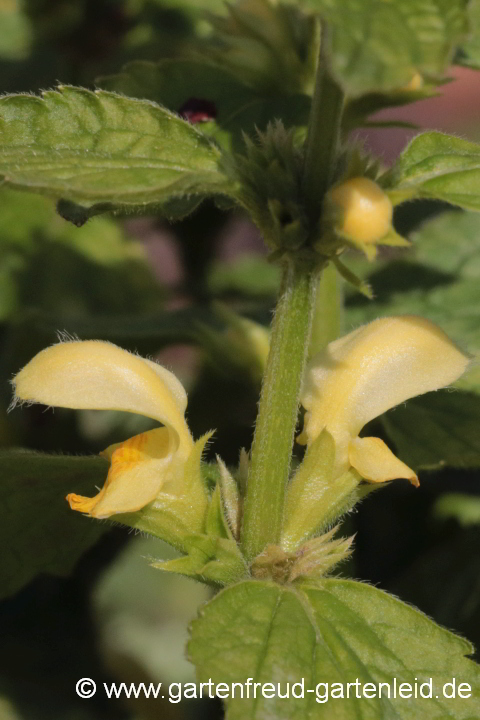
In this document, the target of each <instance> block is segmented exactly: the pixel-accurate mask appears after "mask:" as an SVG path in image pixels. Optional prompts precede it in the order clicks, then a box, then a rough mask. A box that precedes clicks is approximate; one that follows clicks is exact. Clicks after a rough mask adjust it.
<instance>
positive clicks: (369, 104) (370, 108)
mask: <svg viewBox="0 0 480 720" xmlns="http://www.w3.org/2000/svg"><path fill="white" fill-rule="evenodd" d="M437 95H438V91H437V89H436V85H433V84H424V85H422V87H421V88H419V89H417V90H410V89H408V87H407V88H404V89H400V90H396V91H391V92H385V93H378V92H376V93H368V94H367V95H361V96H360V97H352V98H349V99H347V102H346V103H345V109H344V111H343V116H342V127H343V130H344V132H346V133H348V132H351V131H352V130H354V129H355V128H356V127H365V126H366V125H367V126H368V127H371V126H372V123H368V122H367V119H368V117H369V116H370V115H373V114H374V113H376V112H378V111H379V110H384V109H385V108H390V107H401V106H402V105H409V104H410V103H414V102H418V100H425V99H427V98H430V97H436V96H437ZM388 122H389V123H390V127H410V128H412V127H414V128H415V127H416V126H415V125H412V124H411V123H405V122H404V121H400V120H399V121H395V120H391V121H388ZM376 126H377V124H375V125H374V127H376ZM382 126H383V127H385V123H383V125H382ZM387 127H388V125H387Z"/></svg>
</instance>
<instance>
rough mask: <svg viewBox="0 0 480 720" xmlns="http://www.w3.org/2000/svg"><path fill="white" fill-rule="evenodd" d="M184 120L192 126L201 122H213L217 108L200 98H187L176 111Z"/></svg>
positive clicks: (209, 101)
mask: <svg viewBox="0 0 480 720" xmlns="http://www.w3.org/2000/svg"><path fill="white" fill-rule="evenodd" d="M178 113H179V115H181V116H182V117H183V118H185V120H188V122H191V123H192V125H195V124H196V123H201V122H208V121H209V120H215V118H216V117H217V108H216V107H215V103H213V102H211V100H202V99H200V98H189V99H188V100H187V101H186V102H184V103H183V105H182V107H181V108H180V109H179V111H178Z"/></svg>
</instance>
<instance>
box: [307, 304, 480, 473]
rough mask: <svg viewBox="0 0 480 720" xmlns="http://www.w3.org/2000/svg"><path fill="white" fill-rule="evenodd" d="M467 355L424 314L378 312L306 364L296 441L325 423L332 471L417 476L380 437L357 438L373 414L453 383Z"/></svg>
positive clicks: (310, 438)
mask: <svg viewBox="0 0 480 720" xmlns="http://www.w3.org/2000/svg"><path fill="white" fill-rule="evenodd" d="M468 364H469V358H468V357H467V355H465V353H463V352H462V351H461V350H459V349H458V348H457V347H456V346H455V345H454V344H453V343H452V341H451V340H450V339H449V338H448V337H447V335H446V334H445V333H444V332H443V330H441V329H440V328H438V327H437V326H436V325H434V324H433V323H432V322H430V321H429V320H425V319H423V318H420V317H416V316H414V315H406V316H403V317H391V318H380V319H378V320H374V321H373V322H371V323H370V324H369V325H364V326H363V327H360V328H358V329H357V330H354V331H353V332H351V333H350V334H349V335H346V336H345V337H343V338H341V339H339V340H336V341H335V342H332V343H330V344H329V345H328V347H327V348H326V349H325V350H324V351H322V352H321V353H319V354H318V355H317V356H315V357H314V358H313V359H312V360H311V361H310V364H309V367H308V370H307V374H306V380H305V383H304V388H303V391H302V397H301V402H302V405H303V406H304V407H305V409H306V410H307V413H306V414H305V425H304V430H303V433H302V434H301V436H300V437H299V439H298V440H299V442H303V443H307V444H310V443H312V442H313V441H314V440H315V439H316V438H317V437H318V436H319V435H320V433H321V432H322V430H323V429H324V428H325V429H326V430H328V431H329V433H330V434H331V435H332V437H333V439H334V441H335V476H337V477H338V476H339V475H341V474H342V473H344V472H345V471H346V470H348V468H349V467H353V468H355V470H357V472H358V473H359V474H360V475H361V476H362V477H363V478H364V479H365V480H368V481H369V482H374V483H376V482H385V481H387V480H393V479H394V478H406V479H408V480H410V482H412V483H413V484H415V485H417V484H418V479H417V476H416V475H415V473H414V472H413V470H411V469H410V468H409V467H407V465H405V464H404V463H403V462H401V461H400V460H399V459H398V458H397V457H396V456H395V455H394V454H393V453H392V452H391V451H390V450H389V449H388V447H387V446H386V445H385V443H384V442H383V441H382V440H380V439H379V438H374V437H366V438H360V437H359V434H360V431H361V430H362V428H363V426H364V425H366V424H367V423H368V422H370V420H373V419H374V418H376V417H377V416H379V415H381V414H382V413H384V412H386V411H387V410H389V409H390V408H393V407H395V406H396V405H398V404H399V403H402V402H405V400H408V399H409V398H412V397H415V396H416V395H422V394H423V393H426V392H429V391H431V390H438V389H439V388H443V387H446V386H447V385H450V384H451V383H453V382H454V381H455V380H457V379H458V378H459V377H460V375H462V374H463V372H464V371H465V370H466V368H467V366H468Z"/></svg>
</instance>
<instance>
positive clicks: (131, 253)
mask: <svg viewBox="0 0 480 720" xmlns="http://www.w3.org/2000/svg"><path fill="white" fill-rule="evenodd" d="M0 276H1V280H2V282H0V320H7V319H8V318H11V316H12V315H14V314H17V316H18V313H19V311H20V310H22V309H24V308H25V307H34V308H37V309H39V310H42V311H43V312H46V313H49V312H53V313H59V315H60V316H59V317H57V325H56V329H57V330H58V329H63V328H64V327H65V321H64V318H65V316H70V317H71V316H76V317H80V316H83V315H86V314H91V316H92V317H97V316H98V312H99V309H101V312H102V313H105V314H106V315H109V314H111V313H125V312H129V313H132V314H133V313H136V312H143V313H145V312H154V311H156V310H158V309H159V308H160V307H161V306H162V304H163V298H164V293H163V290H162V288H161V286H160V285H159V283H158V281H157V280H156V278H155V277H154V275H153V272H152V270H151V268H150V267H149V265H148V263H147V258H146V254H145V251H144V248H143V246H142V245H141V244H140V243H139V242H136V241H133V240H131V239H130V238H128V237H127V236H126V235H125V233H124V231H123V230H122V227H121V226H120V225H119V223H118V222H115V221H114V220H112V219H110V218H106V217H103V218H95V219H94V220H92V221H91V222H89V223H87V224H86V225H85V226H84V227H81V228H75V227H73V226H72V225H71V224H70V223H67V222H65V221H64V220H62V219H61V218H60V217H59V216H58V214H57V213H56V212H55V207H54V205H53V204H52V202H51V201H50V200H48V199H47V198H44V197H41V196H40V195H34V194H28V195H27V194H26V193H24V192H18V191H15V190H11V189H10V188H6V187H2V188H1V189H0ZM119 288H121V290H120V289H119ZM62 316H63V317H62Z"/></svg>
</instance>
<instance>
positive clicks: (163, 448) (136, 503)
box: [67, 428, 178, 518]
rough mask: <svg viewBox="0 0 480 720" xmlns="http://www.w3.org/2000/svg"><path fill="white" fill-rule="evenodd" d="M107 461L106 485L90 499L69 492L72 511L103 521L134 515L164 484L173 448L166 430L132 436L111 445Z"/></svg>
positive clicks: (171, 468)
mask: <svg viewBox="0 0 480 720" xmlns="http://www.w3.org/2000/svg"><path fill="white" fill-rule="evenodd" d="M102 455H104V456H105V457H108V458H109V459H110V463H111V464H110V470H109V472H108V476H107V479H106V481H105V485H104V486H103V488H102V489H101V490H100V492H99V493H98V495H96V496H95V497H93V498H87V497H83V496H82V495H75V494H74V493H70V494H69V495H67V500H68V502H69V503H70V507H71V508H72V510H77V511H78V512H83V513H87V514H88V515H91V516H92V517H96V518H106V517H110V516H111V515H115V514H117V513H130V512H136V511H137V510H140V509H141V508H143V507H145V505H148V504H149V503H150V502H152V500H154V499H155V497H156V496H157V495H158V493H159V492H160V490H161V488H162V486H163V485H164V484H165V483H167V482H168V481H169V480H170V479H171V477H172V473H174V471H175V467H176V466H177V465H178V464H177V463H175V447H172V442H171V437H170V434H169V432H168V430H167V429H166V428H157V429H155V430H150V431H149V432H145V433H141V434H140V435H135V436H134V437H132V438H130V439H129V440H126V441H125V442H123V443H118V444H117V445H112V446H110V447H109V448H107V450H105V452H104V453H102Z"/></svg>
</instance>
